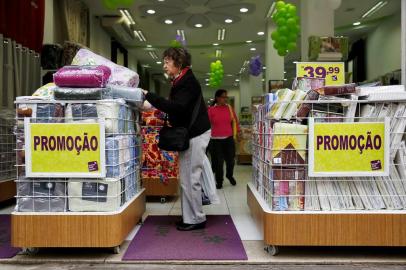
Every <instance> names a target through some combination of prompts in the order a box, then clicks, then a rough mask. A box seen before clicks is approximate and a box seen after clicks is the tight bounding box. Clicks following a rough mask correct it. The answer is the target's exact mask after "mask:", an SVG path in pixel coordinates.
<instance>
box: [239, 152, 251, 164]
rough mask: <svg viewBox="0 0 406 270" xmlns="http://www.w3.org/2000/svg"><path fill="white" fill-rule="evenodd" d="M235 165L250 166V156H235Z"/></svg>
mask: <svg viewBox="0 0 406 270" xmlns="http://www.w3.org/2000/svg"><path fill="white" fill-rule="evenodd" d="M237 164H252V155H248V154H237Z"/></svg>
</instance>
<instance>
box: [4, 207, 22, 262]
mask: <svg viewBox="0 0 406 270" xmlns="http://www.w3.org/2000/svg"><path fill="white" fill-rule="evenodd" d="M19 251H20V249H19V248H15V247H12V246H11V216H10V215H0V259H5V258H12V257H14V256H15V255H16V254H17V253H18V252H19Z"/></svg>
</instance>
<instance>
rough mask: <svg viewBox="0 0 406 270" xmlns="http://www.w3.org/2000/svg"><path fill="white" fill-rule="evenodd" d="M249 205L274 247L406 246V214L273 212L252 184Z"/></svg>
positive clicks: (401, 212) (248, 196)
mask: <svg viewBox="0 0 406 270" xmlns="http://www.w3.org/2000/svg"><path fill="white" fill-rule="evenodd" d="M247 203H248V206H249V208H250V210H251V213H252V215H253V217H254V218H255V220H256V221H257V223H258V224H259V225H260V227H261V228H262V229H263V232H264V242H265V244H267V245H272V246H398V247H399V246H406V227H405V226H404V224H406V223H405V222H406V213H405V212H404V211H394V212H390V213H388V211H380V212H379V211H373V212H368V211H362V212H361V211H358V212H348V211H346V212H330V211H323V212H320V211H317V212H316V211H314V212H312V213H310V212H309V211H306V212H296V211H271V210H270V209H269V207H268V206H267V204H266V202H265V201H264V200H263V199H262V198H261V196H260V195H259V193H258V192H257V191H256V189H255V187H254V186H253V185H252V183H249V184H248V186H247Z"/></svg>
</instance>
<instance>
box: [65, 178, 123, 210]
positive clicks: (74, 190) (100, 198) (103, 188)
mask: <svg viewBox="0 0 406 270" xmlns="http://www.w3.org/2000/svg"><path fill="white" fill-rule="evenodd" d="M68 193H69V211H74V212H83V211H84V212H86V211H94V212H111V211H116V210H118V209H119V208H120V205H121V193H122V187H121V181H120V179H116V178H105V179H103V180H96V181H88V180H87V179H77V178H75V179H70V180H69V183H68Z"/></svg>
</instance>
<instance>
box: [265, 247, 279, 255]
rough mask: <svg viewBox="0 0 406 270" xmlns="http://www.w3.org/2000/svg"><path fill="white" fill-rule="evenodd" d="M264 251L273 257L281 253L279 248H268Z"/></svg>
mask: <svg viewBox="0 0 406 270" xmlns="http://www.w3.org/2000/svg"><path fill="white" fill-rule="evenodd" d="M264 249H265V251H266V252H268V253H269V255H271V256H275V255H278V253H279V248H278V247H277V246H266V247H265V248H264Z"/></svg>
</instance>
